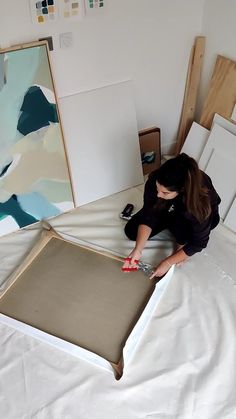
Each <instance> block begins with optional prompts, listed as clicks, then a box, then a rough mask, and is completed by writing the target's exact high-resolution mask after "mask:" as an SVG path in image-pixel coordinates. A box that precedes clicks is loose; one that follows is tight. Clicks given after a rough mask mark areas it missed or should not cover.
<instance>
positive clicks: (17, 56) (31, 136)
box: [0, 43, 74, 236]
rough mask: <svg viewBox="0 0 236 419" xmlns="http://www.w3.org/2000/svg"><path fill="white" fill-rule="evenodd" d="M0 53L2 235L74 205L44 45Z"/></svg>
mask: <svg viewBox="0 0 236 419" xmlns="http://www.w3.org/2000/svg"><path fill="white" fill-rule="evenodd" d="M0 56H1V61H0V62H1V63H2V64H1V66H0V72H1V76H0V79H1V80H2V83H1V84H0V86H1V87H0V109H1V112H0V125H1V136H0V236H1V235H4V234H7V233H10V232H12V231H15V230H18V229H19V228H21V227H25V226H27V225H29V224H33V223H35V222H37V221H39V220H42V219H45V218H50V217H53V216H56V215H58V214H60V213H62V212H64V211H67V210H69V209H71V208H73V207H74V204H73V196H72V189H71V184H70V176H69V171H68V167H67V160H66V155H65V149H64V143H63V135H62V129H61V124H60V119H59V114H58V110H57V103H56V96H55V91H54V85H53V80H52V74H51V69H50V64H49V58H48V53H47V47H46V43H45V44H44V43H40V44H38V45H37V44H36V45H35V44H33V46H31V45H27V46H25V47H21V48H19V49H14V48H13V49H8V50H2V51H1V53H0Z"/></svg>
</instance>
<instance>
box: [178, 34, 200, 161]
mask: <svg viewBox="0 0 236 419" xmlns="http://www.w3.org/2000/svg"><path fill="white" fill-rule="evenodd" d="M204 51H205V37H203V36H198V37H196V40H195V45H194V47H193V48H192V51H191V54H190V60H189V67H188V75H187V81H186V87H185V94H184V102H183V109H182V114H181V119H180V125H179V130H178V135H177V140H176V154H178V153H179V152H180V150H181V148H182V146H183V144H184V141H185V139H186V137H187V135H188V132H189V130H190V127H191V125H192V123H193V121H194V118H195V109H196V102H197V95H198V88H199V83H200V76H201V70H202V64H203V57H204Z"/></svg>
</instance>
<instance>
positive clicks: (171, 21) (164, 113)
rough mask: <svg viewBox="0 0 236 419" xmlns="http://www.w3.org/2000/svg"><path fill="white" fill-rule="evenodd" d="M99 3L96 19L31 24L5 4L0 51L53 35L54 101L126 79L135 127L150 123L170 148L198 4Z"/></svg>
mask: <svg viewBox="0 0 236 419" xmlns="http://www.w3.org/2000/svg"><path fill="white" fill-rule="evenodd" d="M105 4H106V6H107V7H106V8H104V9H103V10H101V11H100V14H96V16H91V15H90V16H87V17H86V18H84V19H83V20H82V21H81V22H72V23H67V22H66V23H64V22H59V21H57V22H55V23H53V24H51V25H49V24H45V25H42V26H41V25H38V26H35V25H32V24H31V19H30V10H29V3H28V0H8V1H7V2H6V1H5V2H4V3H3V4H2V5H1V14H0V45H1V47H5V46H8V45H14V44H17V43H21V42H29V41H33V40H36V39H37V38H39V37H43V36H49V35H53V38H54V46H55V50H54V52H53V53H52V63H53V70H54V75H55V82H56V87H57V92H58V95H59V96H66V95H69V94H72V93H77V92H80V91H84V90H88V89H93V88H95V87H101V86H104V85H107V84H110V83H115V82H119V81H122V80H127V79H131V80H133V86H134V100H135V106H136V112H137V120H138V127H139V129H141V128H145V127H148V126H153V125H157V126H159V127H160V128H161V130H162V145H163V146H164V144H168V143H171V142H172V141H173V140H174V138H175V136H176V132H177V128H178V123H179V117H180V113H181V105H182V99H183V93H184V85H185V80H186V73H187V63H188V58H189V52H190V48H191V45H192V44H193V41H194V37H195V36H197V35H199V34H201V22H202V12H203V5H204V0H198V1H196V0H175V1H173V0H119V1H118V0H105ZM68 31H71V32H72V33H73V37H74V45H73V47H72V48H70V49H67V50H62V49H60V47H59V37H58V35H59V33H61V32H68ZM165 148H166V147H163V150H164V151H165Z"/></svg>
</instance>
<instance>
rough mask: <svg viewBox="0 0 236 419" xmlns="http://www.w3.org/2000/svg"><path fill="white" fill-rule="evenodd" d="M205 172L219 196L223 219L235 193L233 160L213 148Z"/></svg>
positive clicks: (235, 173)
mask: <svg viewBox="0 0 236 419" xmlns="http://www.w3.org/2000/svg"><path fill="white" fill-rule="evenodd" d="M205 172H206V173H207V174H208V175H209V176H210V178H211V180H212V182H213V185H214V187H215V189H216V190H217V192H218V194H219V195H220V197H221V203H220V207H219V213H220V216H221V218H222V219H224V218H225V216H226V214H227V212H228V211H229V208H230V207H231V205H232V202H233V200H234V197H235V194H236V182H235V179H236V166H235V161H234V160H233V159H230V158H229V157H228V156H227V155H224V154H222V153H220V152H219V151H218V150H213V153H212V155H211V158H210V160H209V163H208V165H207V167H206V170H205Z"/></svg>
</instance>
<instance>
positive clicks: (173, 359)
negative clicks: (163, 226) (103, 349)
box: [0, 187, 236, 419]
mask: <svg viewBox="0 0 236 419" xmlns="http://www.w3.org/2000/svg"><path fill="white" fill-rule="evenodd" d="M127 202H132V203H134V204H136V209H138V208H140V206H141V202H142V188H140V187H138V188H133V189H130V190H128V191H125V192H122V193H119V194H116V195H113V196H112V197H109V198H105V199H102V200H100V201H97V202H95V203H92V204H89V205H86V206H83V207H81V208H79V209H77V210H75V211H74V212H73V213H71V214H69V213H68V214H64V215H62V216H59V217H57V218H55V219H54V220H51V224H52V225H53V227H54V228H55V229H56V230H57V231H58V232H59V233H61V234H64V235H65V236H67V237H69V238H70V239H71V238H73V237H74V238H77V239H80V241H81V242H86V243H88V244H91V245H93V246H95V247H97V248H102V249H106V250H108V251H111V252H112V253H116V254H119V255H126V254H128V253H129V251H130V250H131V248H132V243H131V242H129V241H128V240H127V239H126V238H125V236H124V233H123V226H124V224H125V223H124V222H123V221H122V220H120V219H119V217H118V214H119V212H121V210H122V209H123V207H124V205H125V204H126V203H127ZM39 234H40V225H36V226H35V225H34V226H32V227H31V228H28V229H26V230H21V231H19V232H17V233H14V234H13V235H10V236H6V237H2V238H1V240H0V252H1V266H0V284H2V288H3V287H4V281H5V280H6V278H7V276H8V275H9V274H10V273H11V272H12V271H13V270H14V269H15V267H16V266H17V264H18V263H20V261H21V260H22V258H23V257H24V256H25V254H26V253H27V252H28V250H29V249H30V248H31V246H32V245H33V244H34V243H35V241H36V240H37V239H38V237H39ZM172 247H173V243H172V241H171V240H169V239H168V240H167V237H166V236H165V235H164V234H163V235H162V239H161V240H157V238H156V239H155V240H151V241H150V242H149V243H148V247H147V249H146V250H145V252H144V255H143V260H144V261H146V262H149V263H151V264H153V265H154V264H155V262H157V261H158V260H159V259H160V258H161V257H164V255H167V254H168V253H169V252H171V251H172ZM235 260H236V238H235V235H234V234H233V233H232V232H230V231H229V230H227V229H226V228H225V227H223V226H219V227H217V229H216V230H215V231H213V232H212V235H211V239H210V242H209V245H208V247H207V249H206V250H205V251H203V252H202V253H200V254H198V255H195V256H193V257H192V258H191V259H190V260H189V261H188V262H186V263H185V264H183V265H181V266H178V267H176V268H175V271H174V274H173V277H172V278H171V280H170V282H169V284H168V286H167V288H166V290H165V292H164V294H163V296H162V298H161V301H160V302H159V304H158V305H157V307H156V308H155V311H154V313H153V315H152V317H151V319H150V322H149V325H148V327H147V328H146V329H145V332H144V334H143V336H142V338H141V340H140V342H139V344H138V346H137V348H136V351H135V353H134V355H133V357H132V359H131V361H130V362H129V365H128V368H126V369H125V373H124V376H123V377H122V379H121V380H120V381H118V382H117V381H115V380H114V377H113V375H112V374H110V373H109V372H107V371H105V370H103V369H101V368H99V367H96V366H94V365H91V364H90V363H88V362H85V361H82V360H80V359H78V358H75V357H73V356H71V355H69V354H66V353H64V352H62V351H60V350H58V349H55V348H53V347H51V346H49V345H47V344H46V343H41V342H39V341H38V340H36V339H34V338H32V337H29V336H26V335H24V334H22V333H20V332H19V331H16V330H14V329H12V328H10V327H8V326H6V325H3V324H1V323H0V354H1V356H0V418H3V419H28V418H39V419H54V418H55V419H77V418H78V419H113V418H114V419H136V418H137V419H139V418H140V419H144V418H148V419H167V418H168V419H192V418H193V419H234V418H236V391H235V387H236V263H235Z"/></svg>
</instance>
